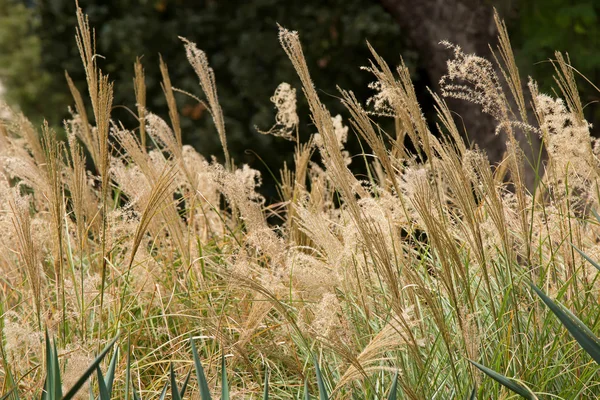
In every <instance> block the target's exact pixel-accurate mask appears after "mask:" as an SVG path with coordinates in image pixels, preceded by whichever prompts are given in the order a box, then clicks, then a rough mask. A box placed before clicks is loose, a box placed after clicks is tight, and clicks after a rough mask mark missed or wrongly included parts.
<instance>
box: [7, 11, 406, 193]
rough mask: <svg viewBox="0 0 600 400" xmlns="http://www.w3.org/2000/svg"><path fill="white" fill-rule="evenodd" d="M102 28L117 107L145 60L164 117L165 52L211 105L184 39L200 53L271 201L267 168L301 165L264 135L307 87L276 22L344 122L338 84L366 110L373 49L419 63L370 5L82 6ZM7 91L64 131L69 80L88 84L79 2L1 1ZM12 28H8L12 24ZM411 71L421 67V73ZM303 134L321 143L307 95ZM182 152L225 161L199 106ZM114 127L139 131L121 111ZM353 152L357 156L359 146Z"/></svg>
mask: <svg viewBox="0 0 600 400" xmlns="http://www.w3.org/2000/svg"><path fill="white" fill-rule="evenodd" d="M80 5H81V7H82V8H83V10H84V12H85V13H87V14H88V15H89V18H90V23H91V25H92V26H94V27H96V39H97V52H98V54H100V55H101V56H103V57H104V58H103V59H102V60H100V61H99V65H100V66H101V68H102V69H103V71H104V72H106V73H108V74H109V75H110V77H111V78H112V79H113V80H114V81H115V101H114V105H115V106H125V107H128V108H130V109H135V98H134V91H133V83H132V79H133V63H134V62H135V59H136V57H137V56H142V57H143V58H142V62H143V64H144V67H145V70H146V76H147V81H146V82H147V87H148V108H149V109H150V110H151V111H152V112H155V113H159V114H161V115H164V116H166V103H165V100H164V97H163V95H162V90H161V87H160V72H159V68H158V65H159V53H160V54H161V55H162V57H163V58H164V60H165V61H166V62H167V64H168V66H169V72H170V74H171V80H172V82H173V85H174V86H175V87H178V88H181V89H183V90H186V91H189V92H191V93H193V94H195V95H198V96H199V97H201V98H203V94H202V93H201V90H200V87H199V85H198V80H197V78H196V75H195V74H194V72H193V70H192V68H191V66H190V65H189V63H188V62H187V60H186V58H185V52H184V49H183V45H182V43H181V41H180V40H179V39H178V36H184V37H186V38H188V39H190V40H192V41H194V42H196V43H197V44H198V47H199V48H200V49H202V50H204V51H205V52H206V53H207V55H208V58H209V62H210V64H211V66H212V67H213V68H214V70H215V74H216V79H217V86H218V93H219V99H220V102H221V105H222V108H223V111H224V114H225V118H226V127H227V135H228V143H229V148H230V152H231V153H232V156H233V157H234V159H235V160H236V162H237V163H238V164H240V163H249V164H250V165H251V166H253V167H255V168H259V169H261V170H263V172H264V173H263V176H264V177H265V184H266V185H267V186H270V187H271V188H270V190H269V188H267V191H268V192H269V193H268V194H269V195H274V192H273V188H272V186H271V185H272V181H271V180H270V177H269V173H268V172H266V170H265V168H264V166H263V165H262V163H263V161H260V160H259V159H258V158H257V156H256V155H255V154H258V155H260V158H262V159H263V160H264V163H266V164H267V165H269V167H270V168H271V169H272V170H273V171H278V170H279V168H280V167H281V165H282V163H283V162H284V161H287V162H288V163H289V162H290V161H291V160H292V150H293V145H292V144H291V143H290V142H287V141H285V140H282V139H277V138H273V137H271V136H265V135H261V134H260V133H258V132H257V131H256V129H255V126H258V127H260V128H262V129H264V130H267V129H269V128H270V127H271V126H272V125H273V122H274V117H275V109H274V107H273V104H272V103H271V102H270V101H269V98H270V96H271V95H272V94H273V92H274V90H275V88H276V87H277V85H278V84H279V83H280V82H283V81H286V82H290V83H291V84H292V85H293V86H295V87H296V88H299V87H300V84H299V80H298V78H297V76H296V74H295V72H294V70H293V68H292V66H291V64H290V62H289V60H288V59H287V57H286V55H285V53H284V51H283V50H282V49H281V47H280V45H279V41H278V35H277V33H278V28H277V23H279V24H281V25H282V26H284V27H286V28H289V29H293V30H297V31H299V32H300V34H301V40H302V42H303V45H304V50H305V55H306V58H307V61H308V63H309V66H310V68H311V71H312V73H313V78H314V81H315V84H316V86H317V87H318V88H319V89H321V90H322V97H323V99H324V100H325V102H326V104H328V106H330V107H331V109H332V112H333V113H334V115H335V113H336V112H342V109H341V107H340V103H339V100H338V99H337V98H336V97H335V96H337V95H338V92H337V90H336V85H340V86H341V87H344V88H350V89H353V90H356V91H357V95H358V96H359V98H363V99H366V98H367V96H369V90H368V89H367V88H366V85H367V84H368V82H369V81H370V80H371V78H372V77H371V76H370V75H369V74H368V73H366V72H364V71H360V70H359V67H360V66H361V65H366V63H367V60H368V58H369V52H368V49H367V47H366V45H365V40H367V39H368V40H369V41H370V42H371V43H372V45H373V46H374V47H375V48H376V49H377V50H378V51H380V52H381V54H382V55H383V56H384V57H386V59H388V60H390V61H393V62H395V63H397V62H398V60H399V57H400V55H401V54H402V55H403V56H404V58H405V59H406V60H407V62H409V63H412V61H413V60H414V59H415V56H414V54H412V53H410V52H409V51H407V46H406V44H405V43H404V42H403V39H402V35H401V32H400V28H399V27H398V25H397V24H396V23H395V22H394V21H393V20H392V18H391V17H390V16H389V15H388V14H386V12H385V11H384V10H383V9H382V8H381V6H380V5H379V4H378V3H376V2H368V1H365V0H330V1H320V0H309V1H302V2H301V1H283V2H282V1H277V0H252V1H191V0H158V1H156V0H137V1H133V0H119V1H116V0H114V1H102V0H81V1H80ZM0 18H1V19H0V80H2V81H3V82H4V83H5V85H6V86H7V92H8V93H7V95H8V100H9V101H11V102H13V103H15V104H18V105H19V106H20V107H21V109H22V110H23V111H24V112H25V114H26V115H28V116H29V117H30V118H32V119H34V120H36V122H40V118H42V117H44V118H47V119H49V121H50V123H51V124H53V125H60V123H61V121H62V120H63V119H64V118H66V117H68V113H67V106H68V105H70V104H71V103H72V100H71V98H70V95H69V92H68V88H67V86H66V82H65V78H64V71H65V70H67V71H69V74H70V75H71V76H72V77H73V79H74V80H75V82H76V83H77V86H78V87H79V88H80V89H81V90H83V89H84V88H85V76H84V73H83V69H82V67H81V62H80V58H79V55H78V53H77V48H76V44H75V39H74V35H75V26H76V18H75V4H74V1H71V0H40V1H37V2H33V3H32V4H31V5H30V7H25V6H24V5H23V2H21V1H14V0H0ZM3 22H8V23H3ZM411 65H414V63H412V64H411ZM298 99H299V114H300V118H301V133H302V134H303V135H304V136H307V135H308V134H309V133H311V132H312V130H311V129H312V127H311V121H310V120H309V118H308V114H307V107H306V104H305V103H304V102H303V98H302V94H301V93H298ZM177 100H178V105H179V109H180V112H181V113H182V115H183V116H182V124H183V127H184V141H185V142H186V143H189V144H192V145H193V146H194V147H195V148H197V149H198V150H199V151H200V152H202V153H203V154H204V155H206V156H210V155H216V156H217V157H218V158H220V159H222V157H221V156H222V151H221V148H220V144H219V141H218V138H217V134H216V132H215V130H214V127H213V125H212V121H211V120H210V116H209V115H208V113H206V112H204V113H201V112H199V111H200V110H199V108H198V107H197V103H196V102H195V100H192V99H190V98H189V97H187V96H184V95H178V97H177ZM114 118H116V119H121V120H124V121H126V122H128V123H129V124H130V126H132V127H133V126H135V119H134V118H133V117H132V116H131V114H130V113H129V112H128V111H127V110H125V109H124V108H123V107H117V108H115V110H114ZM351 146H352V147H354V148H355V149H356V150H358V149H359V148H358V146H357V143H355V140H354V141H353V143H351Z"/></svg>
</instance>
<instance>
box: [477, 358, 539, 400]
mask: <svg viewBox="0 0 600 400" xmlns="http://www.w3.org/2000/svg"><path fill="white" fill-rule="evenodd" d="M469 362H470V363H471V364H473V365H474V366H476V367H477V368H479V369H480V370H481V371H482V372H483V373H485V374H486V375H487V376H489V377H490V378H492V379H494V380H495V381H496V382H498V383H500V384H501V385H502V386H504V387H506V388H508V389H510V390H512V391H513V392H515V393H517V394H519V395H521V396H522V397H524V398H526V399H528V400H536V399H537V397H536V396H535V395H534V394H533V393H531V392H530V391H529V390H528V389H527V388H526V387H525V386H522V385H520V384H518V383H516V382H515V381H513V380H512V379H509V378H507V377H506V376H504V375H501V374H499V373H497V372H496V371H494V370H491V369H489V368H488V367H486V366H484V365H481V364H479V363H477V362H475V361H472V360H469Z"/></svg>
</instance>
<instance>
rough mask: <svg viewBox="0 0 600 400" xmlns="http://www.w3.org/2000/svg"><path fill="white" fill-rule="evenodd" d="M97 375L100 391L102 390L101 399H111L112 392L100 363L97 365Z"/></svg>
mask: <svg viewBox="0 0 600 400" xmlns="http://www.w3.org/2000/svg"><path fill="white" fill-rule="evenodd" d="M96 375H97V376H98V391H99V392H100V400H110V393H109V391H108V388H107V387H106V383H105V382H106V381H105V380H104V376H102V370H100V365H96Z"/></svg>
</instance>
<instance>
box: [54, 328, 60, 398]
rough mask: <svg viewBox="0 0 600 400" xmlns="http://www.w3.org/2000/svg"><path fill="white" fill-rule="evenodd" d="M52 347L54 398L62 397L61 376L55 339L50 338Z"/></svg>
mask: <svg viewBox="0 0 600 400" xmlns="http://www.w3.org/2000/svg"><path fill="white" fill-rule="evenodd" d="M52 348H53V349H54V354H53V356H52V364H53V365H54V373H53V376H54V396H55V397H54V398H55V399H60V398H62V378H61V376H60V365H59V364H58V350H56V341H55V340H54V339H52Z"/></svg>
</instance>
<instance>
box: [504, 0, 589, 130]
mask: <svg viewBox="0 0 600 400" xmlns="http://www.w3.org/2000/svg"><path fill="white" fill-rule="evenodd" d="M513 12H514V14H515V15H518V16H519V18H518V19H515V20H514V21H513V23H512V27H511V28H512V29H511V30H512V31H513V32H514V35H512V38H513V42H514V44H515V47H516V51H515V52H516V57H517V59H518V61H519V65H520V66H521V69H522V72H523V73H524V74H527V75H531V76H533V77H534V78H535V79H536V80H537V81H538V83H539V84H540V88H541V89H542V90H543V91H545V92H546V93H552V87H553V86H554V87H555V85H554V79H552V75H553V74H554V69H553V68H552V65H551V64H550V63H549V62H548V59H550V58H554V52H555V51H556V50H559V51H562V52H568V53H569V57H570V59H571V63H572V65H573V66H574V67H575V68H577V70H578V71H579V72H581V73H582V74H583V75H584V76H585V77H587V78H588V79H589V80H590V81H591V82H593V83H594V84H595V85H597V86H598V85H599V84H600V52H599V51H598V48H600V20H599V15H600V2H599V1H597V0H577V1H567V0H528V1H522V2H518V3H517V4H516V7H515V9H514V10H513ZM578 84H579V89H580V94H581V98H582V101H583V103H584V104H588V106H587V107H586V108H585V110H584V111H585V114H586V118H587V119H588V120H589V121H590V122H592V123H594V125H595V126H599V123H600V107H598V106H596V105H592V104H593V103H597V102H598V101H599V100H600V93H599V92H598V90H596V89H595V88H593V86H592V85H590V84H589V83H587V82H586V81H585V80H584V79H583V78H581V79H578ZM590 105H591V106H590ZM594 131H595V132H594V133H595V135H596V136H598V134H599V130H598V129H597V128H596V129H594Z"/></svg>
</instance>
